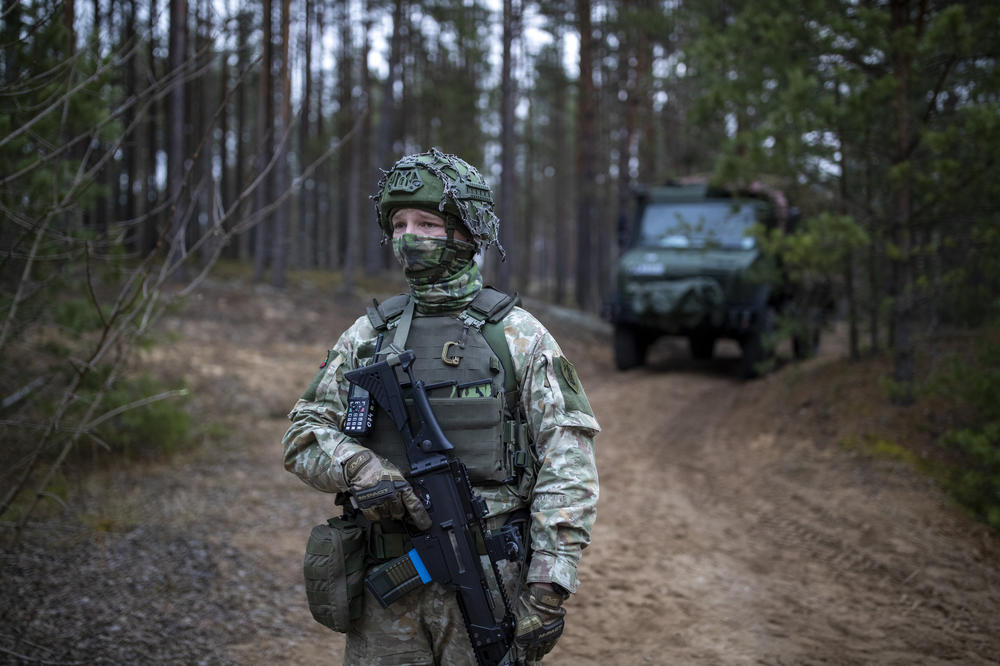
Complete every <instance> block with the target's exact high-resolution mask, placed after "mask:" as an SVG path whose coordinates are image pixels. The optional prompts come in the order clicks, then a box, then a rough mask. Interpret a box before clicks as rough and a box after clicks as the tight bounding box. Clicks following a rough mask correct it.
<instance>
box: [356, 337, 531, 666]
mask: <svg viewBox="0 0 1000 666" xmlns="http://www.w3.org/2000/svg"><path fill="white" fill-rule="evenodd" d="M413 360H414V353H413V352H412V351H409V350H408V351H404V352H402V353H400V354H394V355H391V356H389V357H388V358H386V360H384V361H379V362H377V363H376V362H373V363H372V364H371V365H368V366H365V367H363V368H358V369H356V370H351V371H349V372H346V373H344V376H345V377H346V378H347V380H348V381H349V382H351V384H354V385H357V386H359V387H361V388H363V389H364V390H366V391H367V392H368V393H369V394H370V395H371V396H372V397H373V398H374V399H375V401H376V402H377V403H378V404H379V406H380V407H381V408H382V411H383V412H384V414H385V415H387V416H388V417H389V418H391V419H392V421H393V423H394V424H395V425H396V428H397V429H398V430H399V433H400V436H401V437H402V439H403V443H404V445H405V447H406V456H407V459H408V461H409V464H410V469H409V472H408V473H407V474H405V476H406V478H407V480H408V481H409V483H410V485H411V486H412V488H413V491H414V492H415V493H416V495H417V496H418V497H419V498H420V499H421V501H422V502H423V504H424V507H426V509H427V513H428V514H429V515H430V517H431V520H432V525H431V527H430V529H428V530H425V531H422V532H421V531H417V530H415V529H414V530H412V532H411V534H410V542H411V544H412V546H413V547H412V549H411V550H410V551H409V552H408V553H406V554H405V555H402V556H400V557H398V558H396V559H394V560H391V561H389V562H386V563H385V564H382V565H380V566H378V567H376V568H375V569H373V570H372V572H371V573H370V574H369V575H368V576H367V578H366V579H365V584H366V586H367V587H368V589H369V590H370V591H371V592H372V594H373V595H374V596H375V598H376V599H378V601H379V603H380V604H382V606H383V607H388V605H389V604H391V603H392V602H393V601H395V600H396V599H398V598H400V597H401V596H403V595H404V594H406V593H407V592H409V591H411V590H413V589H415V588H417V587H420V586H421V585H424V584H426V583H429V582H431V581H434V582H437V583H440V584H442V585H444V586H446V587H448V588H450V589H453V590H455V593H456V597H457V599H458V605H459V608H460V609H461V611H462V617H463V619H464V620H465V627H466V629H467V630H468V632H469V638H470V640H471V642H472V648H473V650H474V651H475V655H476V661H477V662H478V663H479V664H480V665H481V666H495V665H497V664H505V665H506V664H512V663H513V660H512V656H511V648H512V646H513V642H514V628H515V623H516V620H515V617H514V612H513V609H512V607H511V603H510V600H509V599H508V598H507V595H506V593H505V592H504V587H503V580H502V578H501V576H500V571H499V568H498V563H499V562H501V561H503V560H511V561H516V560H520V559H522V558H523V557H524V545H523V544H522V543H521V537H520V534H519V532H518V529H517V527H515V526H514V525H505V526H504V527H502V528H500V529H498V530H494V531H488V530H487V529H486V526H485V519H484V518H485V516H486V513H487V507H486V501H485V500H484V499H483V498H482V497H480V496H479V495H477V494H476V493H475V492H474V491H473V489H472V483H471V482H470V481H469V474H468V471H467V470H466V468H465V465H464V464H463V463H462V461H461V460H459V458H458V457H457V456H456V454H455V449H454V446H453V445H452V444H451V442H449V441H448V438H447V437H446V436H445V434H444V433H443V432H442V430H441V426H440V425H439V424H438V421H437V419H436V418H435V417H434V413H433V411H432V410H431V406H430V401H429V400H428V398H427V392H428V391H430V390H433V389H436V388H443V387H445V386H450V385H452V384H453V382H444V383H441V384H434V385H430V386H427V385H425V384H424V383H423V382H422V381H420V380H419V379H414V377H413V369H412V366H413ZM396 366H399V367H401V368H402V369H403V371H404V372H405V373H406V375H407V376H408V377H409V380H410V389H411V393H412V396H413V404H414V406H415V407H416V414H417V417H418V418H419V423H417V424H415V425H416V428H414V427H413V425H414V424H411V419H410V414H409V411H408V410H407V405H406V400H405V398H404V396H403V387H402V385H401V384H400V382H399V379H398V378H397V376H396V371H395V367H396ZM361 508H364V507H361ZM481 549H483V550H485V553H482V552H481ZM481 555H485V556H487V558H488V560H489V565H488V566H485V565H484V562H483V558H482V557H481ZM491 576H492V579H493V581H495V583H496V590H498V592H499V596H500V599H501V601H502V603H503V609H502V615H501V614H500V612H499V611H500V610H501V609H498V608H496V603H495V601H494V597H493V594H492V593H491V592H490V587H491V586H490V577H491ZM498 615H500V617H499V618H498V617H497V616H498Z"/></svg>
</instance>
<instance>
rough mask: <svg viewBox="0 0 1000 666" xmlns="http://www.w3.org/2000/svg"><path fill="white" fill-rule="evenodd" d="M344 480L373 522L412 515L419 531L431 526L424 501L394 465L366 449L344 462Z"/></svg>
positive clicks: (362, 509) (363, 512)
mask: <svg viewBox="0 0 1000 666" xmlns="http://www.w3.org/2000/svg"><path fill="white" fill-rule="evenodd" d="M344 480H345V481H346V482H347V485H348V488H349V490H350V493H351V496H352V497H353V498H354V501H355V503H356V504H357V506H358V509H360V510H361V513H362V514H364V516H365V518H367V519H368V520H371V521H379V520H385V519H389V518H392V519H395V520H402V519H403V518H405V517H406V515H407V514H409V516H410V518H411V519H412V520H413V524H414V525H416V526H417V529H420V530H426V529H428V528H430V526H431V517H430V516H429V515H427V509H425V508H424V505H423V503H422V502H421V501H420V498H419V497H417V496H416V494H415V493H414V492H413V488H412V487H411V486H410V484H409V482H408V481H407V480H406V479H404V478H403V475H402V474H401V473H400V471H399V469H398V468H397V467H396V466H395V465H393V464H392V463H391V462H389V461H388V460H386V459H385V458H382V457H380V456H376V455H375V454H374V453H373V452H371V451H368V450H365V451H360V452H358V453H355V454H354V455H353V456H351V457H350V458H348V459H347V461H346V462H344Z"/></svg>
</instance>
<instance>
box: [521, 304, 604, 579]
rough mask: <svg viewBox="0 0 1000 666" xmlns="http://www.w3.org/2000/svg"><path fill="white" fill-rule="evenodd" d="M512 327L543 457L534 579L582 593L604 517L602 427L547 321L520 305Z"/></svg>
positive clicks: (535, 513)
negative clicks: (581, 578) (585, 564)
mask: <svg viewBox="0 0 1000 666" xmlns="http://www.w3.org/2000/svg"><path fill="white" fill-rule="evenodd" d="M504 333H505V334H506V335H507V341H508V344H509V345H510V347H511V352H512V358H513V361H514V368H515V371H516V372H517V373H518V378H519V383H520V385H521V405H522V407H523V408H524V411H525V414H526V416H527V419H528V427H529V430H530V431H531V435H532V439H533V442H534V453H535V456H536V468H537V476H536V479H535V485H534V489H533V491H532V493H531V497H530V503H531V504H530V511H531V547H532V549H533V553H532V558H531V565H530V567H529V569H528V575H527V582H529V583H531V582H544V583H556V584H558V585H559V586H561V587H563V588H565V589H566V590H569V591H570V592H575V591H576V588H577V573H576V571H577V565H578V563H579V561H580V555H581V553H582V551H583V549H584V548H586V547H587V545H588V544H589V543H590V533H591V530H592V529H593V526H594V520H595V518H596V516H597V499H598V494H599V485H598V479H597V464H596V460H595V455H594V437H595V436H596V435H597V433H598V432H600V426H599V425H598V423H597V420H596V419H595V418H594V413H593V411H592V410H591V408H590V402H589V401H588V400H587V396H586V394H585V393H584V390H583V385H582V384H581V383H580V378H579V376H578V375H577V373H576V369H575V368H574V366H573V364H572V363H571V362H570V361H569V360H568V359H567V358H566V357H565V356H564V355H563V353H562V350H561V349H560V348H559V345H558V343H556V341H555V339H554V338H553V337H552V335H551V334H549V332H548V331H547V330H546V329H545V327H544V326H542V325H541V324H540V323H539V322H538V321H537V320H536V319H535V318H534V317H532V316H531V315H530V314H528V313H527V312H525V311H524V310H521V309H520V308H517V309H515V310H514V311H513V312H512V313H511V315H508V318H507V319H505V321H504Z"/></svg>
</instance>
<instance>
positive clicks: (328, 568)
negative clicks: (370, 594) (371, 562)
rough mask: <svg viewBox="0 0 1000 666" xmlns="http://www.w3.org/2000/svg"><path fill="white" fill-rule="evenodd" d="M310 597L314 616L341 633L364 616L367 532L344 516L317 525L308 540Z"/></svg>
mask: <svg viewBox="0 0 1000 666" xmlns="http://www.w3.org/2000/svg"><path fill="white" fill-rule="evenodd" d="M303 569H304V574H305V583H306V598H307V599H308V601H309V612H310V613H312V616H313V619H315V620H316V621H317V622H319V623H320V624H322V625H323V626H325V627H329V628H330V629H333V630H334V631H339V632H341V633H344V632H346V631H347V630H348V629H350V627H351V622H354V621H357V620H358V619H360V617H361V610H362V604H363V602H364V574H365V531H364V530H363V529H362V528H361V527H359V526H358V525H355V524H354V523H352V522H350V521H348V520H345V519H343V518H330V519H329V520H328V521H326V523H324V524H323V525H317V526H316V527H314V528H313V529H312V533H310V535H309V541H308V542H307V543H306V556H305V561H304V563H303Z"/></svg>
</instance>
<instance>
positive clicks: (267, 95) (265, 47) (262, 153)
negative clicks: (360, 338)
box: [253, 0, 274, 282]
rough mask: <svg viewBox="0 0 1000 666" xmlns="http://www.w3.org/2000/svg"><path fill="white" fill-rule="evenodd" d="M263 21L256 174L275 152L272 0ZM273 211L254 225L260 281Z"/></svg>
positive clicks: (261, 198)
mask: <svg viewBox="0 0 1000 666" xmlns="http://www.w3.org/2000/svg"><path fill="white" fill-rule="evenodd" d="M262 5H263V17H262V19H263V21H262V27H261V31H262V34H261V42H262V51H263V54H262V58H261V63H260V82H259V83H258V86H259V87H258V89H257V174H258V175H259V174H261V173H262V172H263V171H264V169H266V168H267V165H268V162H269V161H270V159H271V156H272V155H273V154H274V83H273V81H272V77H271V70H272V67H273V66H274V48H273V46H274V45H273V37H272V28H271V0H262ZM271 182H273V174H268V175H267V176H265V177H264V178H263V179H262V180H261V182H259V183H258V184H257V191H256V192H254V204H255V205H254V208H255V210H256V212H257V213H258V214H259V213H260V211H262V210H264V208H266V207H267V206H268V205H270V203H271V201H272V200H273V199H272V198H271V187H270V184H271ZM272 219H273V216H272V215H271V214H267V215H264V216H263V217H262V218H259V219H258V220H257V226H256V227H255V228H254V266H253V279H254V281H255V282H259V281H261V280H263V279H264V271H265V270H267V260H268V258H269V257H268V252H269V245H270V243H271V242H272V240H271V238H270V236H271V233H270V232H271V231H272V230H271V228H270V227H271V220H272Z"/></svg>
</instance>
